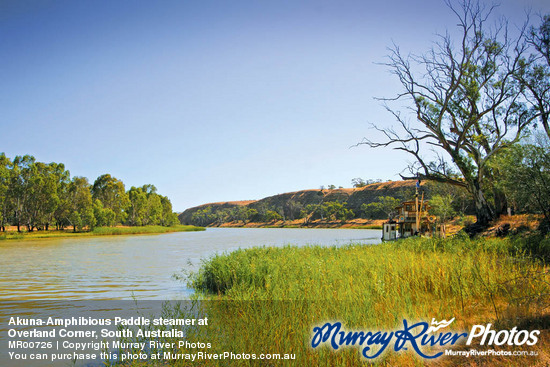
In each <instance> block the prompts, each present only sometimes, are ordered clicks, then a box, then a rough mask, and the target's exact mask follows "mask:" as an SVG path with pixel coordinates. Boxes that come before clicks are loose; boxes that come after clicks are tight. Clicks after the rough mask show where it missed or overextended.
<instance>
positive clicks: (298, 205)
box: [179, 181, 431, 225]
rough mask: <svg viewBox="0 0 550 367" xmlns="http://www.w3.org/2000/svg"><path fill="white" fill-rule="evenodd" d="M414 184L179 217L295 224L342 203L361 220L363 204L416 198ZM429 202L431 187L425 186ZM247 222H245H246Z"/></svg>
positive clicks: (235, 204) (287, 197) (281, 198)
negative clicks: (318, 208) (386, 198)
mask: <svg viewBox="0 0 550 367" xmlns="http://www.w3.org/2000/svg"><path fill="white" fill-rule="evenodd" d="M414 187H415V181H388V182H377V183H372V184H370V185H367V186H364V187H359V188H342V189H333V190H329V189H323V190H321V189H313V190H302V191H296V192H288V193H284V194H278V195H273V196H269V197H266V198H263V199H260V200H248V201H227V202H217V203H208V204H203V205H199V206H196V207H193V208H189V209H187V210H185V211H184V212H183V213H181V214H180V215H179V220H180V221H181V222H182V223H183V224H194V225H222V224H223V223H227V222H233V221H238V220H241V221H243V222H244V221H251V222H270V220H266V218H274V220H276V219H275V218H277V215H280V216H281V217H282V219H283V220H295V219H298V218H299V217H300V216H304V212H307V209H309V210H311V208H312V207H314V206H316V205H317V206H318V205H322V204H323V203H328V202H338V203H342V204H343V205H344V206H345V208H346V209H350V210H351V211H353V213H354V214H353V215H354V217H358V216H359V213H360V211H361V205H362V204H369V203H372V202H374V201H376V199H377V198H378V197H381V196H391V197H394V198H397V199H399V200H411V199H413V198H414V191H415V189H414ZM422 189H423V191H424V192H425V195H426V198H428V197H429V192H430V191H431V190H430V186H429V185H424V184H423V186H422ZM243 218H245V219H243Z"/></svg>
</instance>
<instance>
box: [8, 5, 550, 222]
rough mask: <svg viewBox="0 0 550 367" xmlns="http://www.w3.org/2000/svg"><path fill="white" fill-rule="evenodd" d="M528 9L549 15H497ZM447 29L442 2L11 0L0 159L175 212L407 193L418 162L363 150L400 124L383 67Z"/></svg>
mask: <svg viewBox="0 0 550 367" xmlns="http://www.w3.org/2000/svg"><path fill="white" fill-rule="evenodd" d="M529 10H530V11H531V12H532V13H539V12H540V13H543V14H546V13H550V2H548V1H546V0H544V1H543V0H524V1H519V0H503V1H501V5H500V7H499V8H497V10H496V13H495V14H496V15H504V16H506V17H508V18H509V19H510V22H511V24H512V25H514V26H516V25H521V24H522V22H523V21H524V20H525V13H526V11H529ZM446 30H449V31H450V32H451V33H452V32H454V31H455V30H456V19H455V18H454V16H453V14H452V13H451V12H450V10H449V9H448V8H447V7H446V6H445V4H444V2H443V0H425V1H421V2H414V1H410V0H387V1H368V0H363V1H355V0H339V1H324V0H317V1H301V0H288V1H287V0H278V1H222V0H219V1H216V0H205V1H103V0H95V1H53V0H40V1H38V0H37V1H27V0H14V1H9V0H8V1H0V49H1V52H0V111H1V112H0V152H4V153H5V154H6V155H7V156H8V157H11V158H13V157H14V156H16V155H24V154H31V155H33V156H35V158H36V159H37V160H38V161H41V162H61V163H64V164H65V166H66V168H67V169H68V170H69V171H70V172H71V176H84V177H87V178H88V179H89V180H90V182H92V183H93V181H94V180H95V179H96V178H97V177H98V176H100V175H102V174H104V173H109V174H111V175H112V176H114V177H117V178H119V179H121V180H122V181H123V182H124V183H125V185H126V188H127V189H129V188H130V187H131V186H141V185H143V184H153V185H155V186H156V187H157V189H158V192H159V193H160V194H162V195H166V196H168V197H169V198H170V199H171V201H172V204H173V208H174V210H175V211H183V210H185V209H186V208H189V207H192V206H196V205H200V204H204V203H208V202H217V201H232V200H252V199H260V198H263V197H266V196H271V195H275V194H278V193H283V192H289V191H297V190H302V189H312V188H319V187H320V186H321V185H324V186H328V185H330V184H333V185H336V186H343V187H350V186H351V180H352V179H353V178H355V177H361V178H364V179H384V180H386V179H391V180H396V179H399V173H400V172H402V170H403V169H404V168H405V167H406V166H407V163H408V161H409V160H410V158H409V157H408V156H406V155H403V154H402V153H399V152H396V151H392V150H390V149H370V148H368V147H366V146H364V145H363V146H358V147H353V146H354V145H355V144H357V143H358V142H360V141H361V140H362V139H363V138H364V137H369V138H372V139H376V137H377V136H378V135H377V133H376V132H375V131H373V130H372V129H370V128H369V126H370V125H369V124H375V125H377V126H379V127H387V126H391V125H392V124H393V123H394V121H393V119H392V117H391V115H389V114H388V113H387V112H386V111H385V109H384V108H383V106H382V105H381V103H380V101H378V100H376V99H375V97H391V96H394V95H395V94H396V93H398V92H399V90H400V89H399V84H398V82H397V80H396V79H395V77H393V76H392V75H391V74H390V73H389V71H388V69H387V67H384V66H383V65H380V63H382V62H384V60H385V56H386V55H387V54H388V47H390V46H391V45H392V44H393V43H395V44H396V45H399V46H400V47H401V48H402V49H403V50H404V51H405V52H416V53H422V52H424V51H426V50H428V48H429V47H430V46H431V44H432V42H433V41H434V40H435V39H436V34H438V33H443V32H445V31H446Z"/></svg>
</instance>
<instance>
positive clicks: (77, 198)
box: [68, 177, 97, 232]
mask: <svg viewBox="0 0 550 367" xmlns="http://www.w3.org/2000/svg"><path fill="white" fill-rule="evenodd" d="M68 192H69V202H70V209H69V211H70V214H69V218H68V219H69V222H70V224H71V225H72V226H73V231H74V232H76V231H77V230H79V231H81V230H82V229H83V228H84V227H86V226H87V227H88V228H93V227H95V225H96V223H97V220H96V218H95V215H94V207H93V202H92V193H91V192H90V183H89V182H88V179H87V178H86V177H73V179H72V181H71V183H70V184H69V189H68Z"/></svg>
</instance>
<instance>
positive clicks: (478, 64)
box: [360, 1, 537, 225]
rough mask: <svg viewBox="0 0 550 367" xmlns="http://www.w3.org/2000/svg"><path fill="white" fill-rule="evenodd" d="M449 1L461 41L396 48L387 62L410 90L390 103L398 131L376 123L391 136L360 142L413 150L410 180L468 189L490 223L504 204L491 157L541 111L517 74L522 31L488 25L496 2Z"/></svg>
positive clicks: (478, 210)
mask: <svg viewBox="0 0 550 367" xmlns="http://www.w3.org/2000/svg"><path fill="white" fill-rule="evenodd" d="M448 5H449V7H450V9H451V11H453V12H454V13H455V15H456V16H457V18H458V19H457V20H458V27H459V29H460V32H461V36H460V40H459V42H453V40H452V39H451V36H450V33H447V34H445V35H441V36H440V37H439V41H438V42H436V43H435V44H434V47H433V48H432V49H431V50H429V51H428V52H427V53H425V54H422V55H409V56H407V55H404V54H403V53H402V52H401V50H400V49H399V47H397V46H394V47H393V48H392V49H391V53H390V55H389V61H388V62H387V63H386V64H385V65H386V66H387V67H388V68H389V69H390V71H391V73H392V74H393V75H395V76H396V77H397V79H398V80H399V82H400V83H401V85H402V88H403V90H402V92H401V93H399V94H398V96H397V97H396V98H389V99H385V102H386V107H387V109H388V111H389V112H390V113H391V114H392V115H393V117H394V118H395V120H396V122H397V123H398V126H399V130H396V129H394V128H380V127H378V128H377V127H375V128H376V129H377V130H379V131H380V132H381V133H382V134H384V136H385V138H386V140H382V141H378V142H374V141H371V140H369V139H365V140H364V141H363V142H362V143H360V144H367V145H369V146H370V147H389V146H391V147H393V148H394V149H397V150H401V151H404V152H407V153H408V154H410V155H412V156H413V157H414V160H415V161H414V163H413V164H412V165H410V166H409V170H410V171H411V173H412V174H413V176H409V177H404V178H406V179H415V178H416V177H418V176H419V177H420V178H422V179H428V180H434V181H439V182H445V183H448V184H452V185H456V186H460V187H464V188H466V189H467V190H468V192H469V193H470V195H471V197H472V199H473V201H474V204H475V212H476V216H477V222H478V224H480V225H486V224H488V223H489V222H490V221H491V220H492V219H494V218H495V217H496V216H497V215H498V214H499V212H500V211H501V210H502V209H503V206H504V205H503V204H504V203H502V199H503V196H502V195H500V193H499V192H494V193H492V191H493V190H494V189H495V186H494V185H493V182H494V180H495V177H496V176H497V175H498V172H495V171H494V170H492V169H491V168H490V167H489V163H490V161H491V159H492V158H493V157H495V156H496V155H498V154H500V153H502V152H503V151H504V150H506V149H507V148H508V147H510V146H511V145H513V144H514V143H516V142H517V141H519V140H520V138H521V137H522V136H523V134H524V131H525V130H526V129H527V127H528V126H530V125H531V124H532V123H533V121H534V120H535V119H536V118H537V116H536V114H535V113H533V112H532V111H531V110H530V109H529V108H527V106H526V105H525V104H524V103H521V88H519V87H518V85H517V84H518V83H517V82H516V79H515V75H516V74H517V73H518V71H519V70H520V60H521V59H522V57H523V53H524V51H525V47H522V39H521V36H520V38H519V39H516V40H511V39H510V37H509V33H508V32H507V29H506V24H505V23H500V24H497V25H496V26H495V27H488V26H487V22H488V19H489V18H490V16H491V12H492V10H493V8H490V9H488V10H487V9H484V8H483V7H482V5H481V3H480V2H475V1H463V2H462V3H461V4H460V6H459V7H458V8H456V7H454V6H453V4H451V2H449V3H448ZM394 101H397V102H398V103H401V102H402V101H406V102H407V103H408V104H409V106H410V110H411V112H412V113H413V114H414V117H415V120H416V121H415V122H414V123H409V121H408V120H407V118H406V114H403V113H402V112H401V111H400V110H399V108H400V107H392V106H393V104H392V103H394ZM491 194H492V197H493V199H494V200H493V202H491V201H490V200H489V197H490V196H491Z"/></svg>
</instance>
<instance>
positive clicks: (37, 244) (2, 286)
mask: <svg viewBox="0 0 550 367" xmlns="http://www.w3.org/2000/svg"><path fill="white" fill-rule="evenodd" d="M380 235H381V231H379V230H360V229H294V228H288V229H285V228H280V229H279V228H277V229H272V228H208V229H207V230H206V231H204V232H177V233H169V234H162V235H140V236H105V237H88V238H86V237H83V238H62V239H43V240H26V241H25V240H21V241H16V240H6V241H1V242H0V301H8V300H9V301H11V300H90V299H103V300H124V299H149V300H155V299H156V300H161V299H162V300H172V299H186V298H189V296H190V295H191V292H192V290H190V289H187V288H186V287H185V284H184V283H183V282H182V281H181V280H177V279H176V278H175V277H174V274H178V273H182V270H184V271H193V270H196V269H197V268H198V266H200V263H201V260H203V259H206V258H208V257H209V256H211V255H212V254H214V253H221V252H227V251H232V250H235V249H238V248H249V247H255V246H284V245H287V244H292V245H297V246H304V245H308V244H311V245H321V246H332V245H335V246H339V245H343V244H347V243H350V242H355V243H366V244H374V243H379V242H380Z"/></svg>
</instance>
